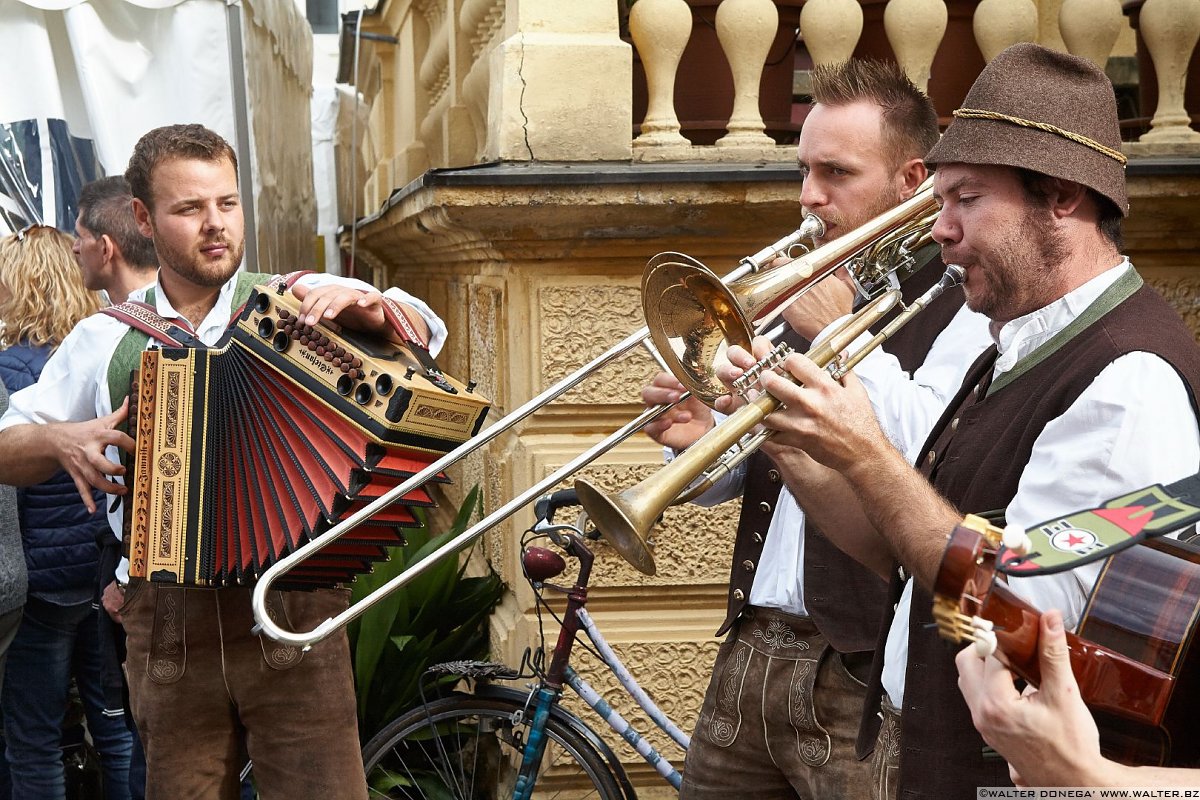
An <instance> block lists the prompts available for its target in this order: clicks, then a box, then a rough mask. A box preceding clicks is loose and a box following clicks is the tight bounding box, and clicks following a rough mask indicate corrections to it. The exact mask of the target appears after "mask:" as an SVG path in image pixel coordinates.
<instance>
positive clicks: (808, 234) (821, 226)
mask: <svg viewBox="0 0 1200 800" xmlns="http://www.w3.org/2000/svg"><path fill="white" fill-rule="evenodd" d="M797 232H798V233H799V234H800V236H801V238H804V239H813V238H815V237H817V236H824V235H825V222H824V220H822V219H821V218H820V217H818V216H817V215H816V214H805V215H804V221H803V222H801V223H800V228H799V229H798V230H797Z"/></svg>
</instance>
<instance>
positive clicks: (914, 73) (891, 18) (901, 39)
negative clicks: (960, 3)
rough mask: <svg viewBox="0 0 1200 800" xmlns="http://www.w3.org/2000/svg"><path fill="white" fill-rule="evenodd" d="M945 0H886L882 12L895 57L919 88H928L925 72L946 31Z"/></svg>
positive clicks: (885, 29) (924, 89)
mask: <svg viewBox="0 0 1200 800" xmlns="http://www.w3.org/2000/svg"><path fill="white" fill-rule="evenodd" d="M946 20H947V12H946V3H945V0H889V2H888V4H887V8H886V9H885V10H884V12H883V29H884V31H885V32H886V33H887V38H888V42H889V43H890V44H891V45H892V52H893V53H895V54H896V61H897V63H899V64H900V68H901V69H903V70H904V74H905V75H907V76H908V79H909V80H910V81H912V82H913V83H915V84H916V85H917V88H919V89H920V90H921V91H922V92H926V93H928V91H929V73H930V71H931V70H932V68H933V57H934V56H935V55H937V49H938V45H939V44H941V43H942V37H943V36H945V35H946Z"/></svg>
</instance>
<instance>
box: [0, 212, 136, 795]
mask: <svg viewBox="0 0 1200 800" xmlns="http://www.w3.org/2000/svg"><path fill="white" fill-rule="evenodd" d="M99 307H100V298H99V296H98V295H97V294H95V293H94V292H89V291H88V290H87V289H85V288H84V286H83V281H82V279H81V277H80V273H79V268H78V267H77V266H76V264H75V260H74V258H73V257H72V239H71V237H70V236H68V235H67V234H65V233H63V232H61V231H59V230H56V229H54V228H50V227H46V226H41V225H37V226H34V227H32V228H29V229H27V230H25V231H23V232H21V233H17V234H13V235H11V236H7V237H5V238H4V239H3V240H0V319H3V320H4V323H5V325H4V330H3V334H2V336H3V344H4V345H5V347H4V349H3V350H0V380H2V381H3V383H4V385H5V388H6V389H7V390H8V391H9V392H11V393H16V392H18V391H20V390H21V389H24V388H25V387H27V386H30V385H32V384H34V383H36V382H37V379H38V377H39V376H40V375H41V373H42V369H43V368H44V367H45V365H46V362H47V360H49V358H50V356H51V354H52V353H53V351H54V350H55V349H56V348H57V347H58V346H59V344H60V343H61V342H62V340H63V339H65V338H66V336H67V334H68V333H70V331H71V329H72V328H73V327H74V326H75V324H76V323H77V322H78V321H79V320H81V319H83V318H84V317H86V316H88V315H89V314H91V313H93V312H95V311H96V310H97V309H98V308H99ZM92 501H93V503H95V504H96V505H97V506H100V507H101V508H102V507H103V502H104V496H103V494H102V493H101V492H99V491H95V492H93V493H92ZM18 508H19V511H20V520H21V522H20V527H21V539H22V544H23V546H24V551H25V561H26V565H27V567H28V573H29V596H28V598H27V599H26V601H25V610H24V613H23V616H22V620H21V627H20V629H19V630H18V631H17V635H16V638H15V639H14V640H13V643H12V647H11V649H10V651H9V663H8V670H7V672H6V674H5V679H4V686H3V692H2V695H0V707H2V709H3V717H4V733H5V740H6V745H7V760H8V766H9V772H10V774H11V780H12V787H13V797H14V798H49V799H52V798H60V799H61V798H64V797H65V796H66V782H65V775H64V770H63V754H62V739H63V720H64V717H65V716H66V712H67V704H68V692H69V690H70V685H71V679H72V678H74V679H75V683H76V685H77V686H78V689H79V697H80V700H81V701H82V703H83V710H84V712H85V714H86V716H87V725H88V731H89V733H90V734H91V737H92V742H93V744H94V745H95V747H96V751H97V753H98V754H99V755H100V762H101V767H102V770H103V774H104V789H105V796H106V797H108V798H110V800H112V799H114V798H127V797H129V786H128V772H129V759H130V751H131V749H132V746H133V741H132V736H131V734H130V732H129V729H128V728H127V726H126V724H125V711H124V704H123V702H122V697H121V692H120V690H119V686H118V688H117V690H116V691H106V686H107V683H106V681H105V676H106V671H107V666H108V665H107V664H106V663H105V661H104V659H103V650H102V648H101V643H100V623H99V613H98V611H97V609H96V606H95V605H94V603H93V600H94V599H95V595H96V581H97V575H98V567H99V559H100V549H99V544H98V540H99V539H100V538H101V537H102V536H103V535H104V534H105V532H106V530H107V528H108V521H107V519H106V518H105V515H104V513H103V511H102V510H101V511H89V510H88V509H87V508H86V507H85V506H84V504H83V502H82V501H81V500H80V498H79V494H78V492H77V490H76V488H75V484H74V481H73V480H72V479H71V476H70V475H68V474H67V473H66V472H64V471H62V470H58V471H56V472H55V473H54V474H53V475H52V476H50V477H49V478H48V479H47V480H45V481H43V482H41V483H38V484H34V485H32V486H28V487H26V488H23V489H21V490H20V491H19V493H18Z"/></svg>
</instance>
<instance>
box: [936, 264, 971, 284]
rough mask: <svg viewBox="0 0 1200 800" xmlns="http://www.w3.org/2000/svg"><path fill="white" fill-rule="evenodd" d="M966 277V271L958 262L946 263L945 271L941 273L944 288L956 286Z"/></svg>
mask: <svg viewBox="0 0 1200 800" xmlns="http://www.w3.org/2000/svg"><path fill="white" fill-rule="evenodd" d="M966 279H967V271H966V270H965V269H963V268H962V267H960V266H959V265H958V264H947V265H946V272H945V274H944V275H942V280H941V282H942V283H945V284H946V288H947V289H949V288H950V287H951V286H958V285H959V284H961V283H962V282H963V281H965V280H966Z"/></svg>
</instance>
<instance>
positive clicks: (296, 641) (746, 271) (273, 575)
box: [251, 215, 825, 649]
mask: <svg viewBox="0 0 1200 800" xmlns="http://www.w3.org/2000/svg"><path fill="white" fill-rule="evenodd" d="M824 231H825V224H824V223H823V222H822V221H821V220H820V219H819V218H818V217H816V216H813V215H809V216H807V217H806V218H805V219H804V221H803V222H802V224H801V226H800V227H799V228H797V229H796V230H795V231H793V232H791V233H789V234H788V235H787V236H784V237H783V238H781V239H779V240H778V241H776V242H774V243H772V244H770V245H768V246H767V247H764V248H763V249H761V250H759V251H758V252H757V253H754V254H753V255H749V256H746V257H745V258H743V259H741V261H740V262H739V263H738V265H737V267H736V268H735V269H734V270H733V271H732V272H730V273H729V274H728V275H726V276H725V277H724V278H722V279H720V281H729V282H733V281H736V280H738V279H739V278H742V277H745V276H747V275H750V274H753V273H756V272H760V271H767V270H768V265H769V264H771V263H772V262H775V261H776V260H778V259H779V258H780V257H781V256H785V255H787V256H790V255H791V253H792V252H793V251H794V250H795V249H796V248H797V247H802V242H803V241H804V240H806V239H811V238H812V237H815V236H820V235H822V234H823V233H824ZM680 257H681V258H687V257H686V256H680V255H679V254H668V255H666V256H662V257H661V258H668V259H676V258H680ZM643 345H644V346H646V347H648V348H649V349H650V351H651V353H652V354H653V355H655V357H656V358H660V354H658V353H657V352H656V351H655V349H654V346H653V345H652V344H651V342H650V331H649V329H648V328H645V327H643V328H641V329H640V330H637V331H634V332H633V333H631V334H630V335H629V336H627V337H626V338H625V339H623V340H622V341H620V342H618V343H617V344H616V345H614V346H613V347H611V348H609V349H608V350H607V351H605V352H604V353H602V354H600V355H599V356H597V357H596V358H594V359H592V360H591V361H589V362H588V363H586V364H584V365H583V366H582V367H580V368H579V369H577V370H576V371H575V372H573V373H571V374H570V375H568V376H566V377H565V378H562V379H561V380H559V381H558V382H557V383H555V384H554V385H553V386H551V387H550V388H548V389H546V390H545V391H543V392H541V393H540V394H538V395H537V396H536V397H534V398H533V399H531V400H529V401H528V402H526V403H525V404H524V405H522V406H521V407H519V408H517V409H516V410H515V411H513V412H511V413H510V414H508V415H506V416H505V417H504V418H502V419H500V420H498V421H497V422H495V423H494V424H493V425H491V426H489V427H488V428H487V429H486V430H484V431H482V432H480V433H479V434H478V435H477V436H475V437H473V438H471V439H469V440H468V441H466V442H464V443H463V444H461V445H459V446H458V447H457V448H455V449H454V450H451V451H450V452H448V453H446V454H445V455H443V456H442V457H441V458H439V459H437V460H436V461H434V462H433V463H432V464H430V465H429V466H427V467H426V468H425V469H423V470H421V471H420V472H418V473H416V474H415V475H413V476H412V477H411V478H409V479H408V480H406V481H404V482H403V483H401V484H400V485H399V486H396V487H395V488H394V489H391V490H390V491H388V492H387V493H386V494H384V495H382V496H381V497H379V498H377V499H376V500H374V501H372V502H371V503H369V504H367V505H366V506H364V507H363V508H361V509H359V510H358V511H356V512H354V513H353V514H351V515H349V516H347V517H346V518H345V519H344V520H342V521H341V522H340V523H338V524H337V525H335V526H333V527H332V528H330V529H329V530H328V531H326V532H325V533H323V534H321V535H320V536H318V537H316V538H315V539H313V540H312V541H311V542H309V543H307V544H305V545H304V546H302V547H300V548H298V549H297V550H296V551H295V552H294V553H292V554H291V555H289V556H287V557H285V558H282V559H280V560H279V561H278V562H276V563H275V564H274V565H272V566H271V567H270V568H269V569H267V570H266V571H265V572H263V574H262V575H261V576H260V578H259V580H258V582H257V583H256V584H255V585H254V591H253V595H252V597H251V605H252V608H253V611H254V620H255V628H254V632H255V633H259V632H262V633H266V634H267V635H268V636H270V637H271V638H272V639H275V640H276V641H279V642H283V643H285V644H290V645H294V646H297V647H302V648H305V649H307V648H309V647H311V646H312V645H314V644H316V643H317V642H319V641H321V640H322V639H324V638H325V637H327V636H329V635H330V634H332V633H334V632H335V631H336V630H338V629H339V628H340V627H342V626H343V625H346V624H348V623H350V622H351V621H353V620H354V619H357V618H358V617H360V616H362V615H363V614H364V613H366V612H367V611H368V610H369V609H370V608H371V607H373V606H374V605H376V604H377V603H379V602H380V601H382V600H383V599H384V598H386V597H387V596H388V595H390V594H392V593H393V592H395V591H397V590H399V589H400V588H402V587H403V586H405V585H407V584H408V583H410V582H412V581H413V580H415V579H416V578H417V577H418V576H420V575H421V574H423V573H424V572H425V571H426V570H428V569H429V568H430V567H432V566H433V565H434V564H436V563H437V562H438V561H440V560H442V559H443V558H447V557H449V556H452V555H454V554H456V553H458V552H459V551H460V550H462V549H464V548H465V547H467V545H469V544H470V543H471V542H473V541H474V540H475V539H477V538H479V537H480V536H481V535H483V534H484V533H485V532H487V531H488V530H489V529H491V528H492V527H494V526H496V525H498V524H500V523H501V522H503V521H504V520H506V519H508V518H509V517H510V516H512V515H513V514H515V513H516V512H517V511H519V510H520V509H522V508H524V507H525V506H527V505H529V503H531V502H532V501H533V500H535V499H536V498H537V497H539V496H540V495H542V494H544V493H545V492H546V491H547V490H548V489H549V488H551V487H553V486H555V485H556V484H558V483H561V482H562V481H564V480H566V479H567V478H569V477H570V476H571V475H573V474H574V473H576V472H578V471H579V470H580V469H582V468H583V467H585V466H587V465H588V464H590V463H591V462H592V461H594V460H596V459H597V458H599V457H600V456H602V455H604V454H605V453H607V452H608V451H609V450H611V449H613V448H614V447H616V446H617V445H619V444H620V443H621V442H624V441H625V440H626V439H628V438H629V437H630V436H632V435H633V434H634V433H637V432H638V431H640V430H641V429H642V428H644V427H645V426H646V425H647V424H648V423H650V422H652V421H654V420H655V419H657V418H658V417H659V416H661V415H662V414H663V413H665V412H666V411H667V409H668V408H670V406H668V405H661V406H656V407H654V408H650V409H646V410H645V411H644V412H642V414H640V415H639V416H638V417H636V418H634V419H633V420H632V421H630V422H628V423H627V424H625V425H624V426H622V427H621V428H620V429H618V430H617V431H615V432H613V433H612V434H610V435H609V436H608V437H607V438H605V439H604V440H602V441H601V442H598V443H597V444H595V445H593V446H592V447H591V448H589V449H587V450H585V451H584V452H583V453H581V454H580V455H578V456H576V457H575V458H574V459H572V460H570V461H569V462H567V463H566V464H563V465H562V466H561V467H559V468H558V469H557V470H554V471H553V472H552V473H551V474H550V475H548V476H546V477H545V478H543V479H542V480H541V481H539V482H537V483H536V484H534V485H533V486H531V487H530V488H528V489H526V490H525V491H524V492H522V493H520V494H518V495H517V496H516V497H514V498H513V499H512V500H510V501H509V502H507V503H505V504H504V505H502V506H501V507H499V508H497V509H496V510H495V511H493V512H492V513H491V514H488V515H487V516H485V517H484V518H483V519H481V520H480V521H479V522H477V523H476V524H475V525H473V526H471V527H469V528H468V529H467V530H465V531H463V532H462V533H460V534H459V535H457V536H455V537H454V538H453V539H450V540H449V541H447V542H446V543H444V544H443V545H442V546H441V547H438V548H437V549H436V550H434V551H433V552H431V553H429V554H427V555H426V556H425V557H423V558H421V559H420V560H418V561H417V562H416V563H414V564H413V565H411V566H410V567H408V568H407V569H405V570H404V572H402V573H400V574H399V575H397V576H395V577H394V578H392V579H391V580H390V581H388V582H387V583H385V584H384V585H383V586H380V587H379V588H378V589H376V590H375V591H373V592H371V593H370V594H369V595H367V596H366V597H364V598H362V599H361V600H359V601H358V602H357V603H355V604H354V605H353V606H351V607H350V608H347V609H346V610H345V611H343V612H342V613H340V614H338V615H337V616H336V617H331V618H329V619H326V620H325V621H324V622H322V623H320V624H319V625H318V626H317V627H316V628H313V629H312V630H311V631H304V632H296V631H289V630H286V629H284V628H282V627H280V626H279V625H278V624H277V623H276V622H275V621H274V620H272V619H271V617H270V615H269V613H268V612H267V605H266V598H267V593H268V592H269V591H270V588H271V586H272V584H273V583H275V582H276V581H278V580H279V579H280V578H282V577H283V576H284V575H286V574H287V573H288V572H289V571H290V570H292V569H294V568H295V567H297V566H299V565H300V564H302V563H303V562H304V561H305V560H306V559H308V558H310V557H311V556H312V555H313V554H314V553H318V552H320V551H321V550H322V549H324V548H325V547H328V546H329V545H331V544H333V543H334V542H335V541H337V540H338V539H340V538H341V537H342V536H344V535H346V534H347V533H348V532H349V531H350V530H352V529H353V528H355V527H357V526H358V525H361V524H363V523H364V522H366V521H367V520H368V519H370V518H371V517H373V516H375V515H376V514H379V513H380V512H381V511H383V510H384V509H385V508H387V507H388V506H389V505H391V504H392V503H394V502H395V501H397V500H399V499H400V498H402V497H403V496H404V495H406V494H408V493H409V492H411V491H413V490H414V489H416V488H418V487H420V486H421V485H423V484H424V483H426V482H427V481H429V480H430V479H431V478H434V477H435V476H437V475H438V474H439V473H441V472H442V471H444V470H446V469H448V468H449V467H451V466H453V465H454V464H456V463H458V462H459V461H461V460H462V459H464V458H466V457H467V456H468V455H471V454H472V453H474V452H476V451H477V450H479V448H481V447H483V446H484V445H487V444H488V443H490V442H491V441H492V440H494V439H496V438H497V437H498V436H499V435H500V434H502V433H504V432H505V431H508V430H510V429H511V428H513V427H514V426H516V425H517V424H518V423H520V422H521V421H523V420H524V419H526V418H527V417H529V416H530V415H532V414H533V413H535V412H536V411H538V410H539V409H541V408H543V407H544V406H546V405H548V404H549V403H552V402H553V401H555V400H557V399H558V398H559V397H561V396H562V395H564V394H566V393H567V392H569V391H570V390H571V389H573V388H575V387H576V386H578V385H579V384H581V383H582V382H583V381H584V380H586V379H587V378H588V377H589V376H591V375H592V374H593V373H595V372H597V371H599V370H601V369H603V368H604V367H606V366H608V365H609V364H611V363H613V362H614V361H616V360H617V359H619V358H621V357H622V356H624V355H626V354H628V353H629V352H630V351H631V350H634V349H635V348H637V347H639V346H643Z"/></svg>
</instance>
